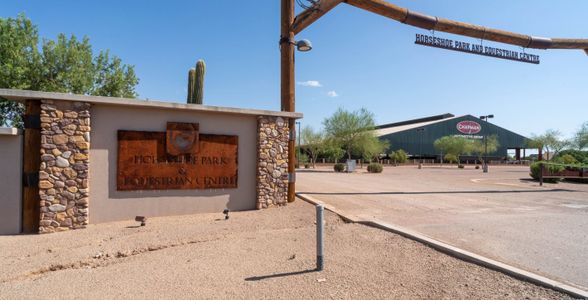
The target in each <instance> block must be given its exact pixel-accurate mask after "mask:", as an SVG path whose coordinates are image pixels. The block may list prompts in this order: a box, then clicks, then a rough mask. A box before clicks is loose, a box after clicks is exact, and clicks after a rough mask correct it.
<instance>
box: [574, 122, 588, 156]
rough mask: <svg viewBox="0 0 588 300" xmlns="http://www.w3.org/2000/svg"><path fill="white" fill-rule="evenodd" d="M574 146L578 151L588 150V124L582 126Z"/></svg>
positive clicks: (576, 135)
mask: <svg viewBox="0 0 588 300" xmlns="http://www.w3.org/2000/svg"><path fill="white" fill-rule="evenodd" d="M574 146H575V147H576V149H577V150H583V149H585V148H588V122H585V123H584V124H582V126H580V129H578V131H577V132H576V134H575V135H574Z"/></svg>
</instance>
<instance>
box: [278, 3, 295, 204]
mask: <svg viewBox="0 0 588 300" xmlns="http://www.w3.org/2000/svg"><path fill="white" fill-rule="evenodd" d="M281 9H282V21H281V26H280V27H281V30H280V32H281V33H280V66H281V73H280V77H281V91H280V95H281V110H282V111H288V112H294V111H296V107H295V98H294V97H295V90H294V80H295V77H294V32H293V31H292V23H294V0H282V7H281ZM288 128H289V130H290V140H289V141H288V202H294V199H295V198H294V197H295V190H296V184H295V182H296V145H295V137H296V127H295V119H292V118H290V119H288Z"/></svg>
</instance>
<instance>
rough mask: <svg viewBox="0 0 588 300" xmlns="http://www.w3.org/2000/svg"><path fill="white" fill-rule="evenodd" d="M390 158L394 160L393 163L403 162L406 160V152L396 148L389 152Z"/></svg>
mask: <svg viewBox="0 0 588 300" xmlns="http://www.w3.org/2000/svg"><path fill="white" fill-rule="evenodd" d="M390 158H391V159H392V160H393V161H394V164H403V163H405V162H406V161H408V154H406V152H404V150H402V149H398V150H396V151H394V152H392V153H390Z"/></svg>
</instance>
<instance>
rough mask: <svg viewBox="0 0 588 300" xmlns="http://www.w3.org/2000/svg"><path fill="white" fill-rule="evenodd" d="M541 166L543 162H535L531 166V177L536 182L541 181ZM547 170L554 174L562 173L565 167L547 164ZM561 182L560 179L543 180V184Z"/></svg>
mask: <svg viewBox="0 0 588 300" xmlns="http://www.w3.org/2000/svg"><path fill="white" fill-rule="evenodd" d="M541 164H542V162H534V163H532V164H531V166H530V168H531V173H530V174H529V175H531V177H532V178H533V179H535V180H539V177H540V176H541V175H540V174H541ZM545 168H546V169H547V170H549V171H550V172H553V173H556V172H561V171H563V169H564V167H563V166H560V165H554V164H545ZM559 180H560V179H559V178H543V182H551V183H557V182H558V181H559Z"/></svg>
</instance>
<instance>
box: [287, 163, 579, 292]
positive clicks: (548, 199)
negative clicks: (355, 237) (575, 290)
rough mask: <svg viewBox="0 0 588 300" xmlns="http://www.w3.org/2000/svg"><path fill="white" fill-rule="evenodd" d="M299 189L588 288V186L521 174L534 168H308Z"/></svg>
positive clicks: (341, 207) (358, 212)
mask: <svg viewBox="0 0 588 300" xmlns="http://www.w3.org/2000/svg"><path fill="white" fill-rule="evenodd" d="M297 177H298V180H297V186H296V188H297V192H299V193H305V194H308V195H310V196H312V197H314V198H316V199H318V200H321V201H323V202H325V203H328V204H330V205H333V206H334V207H336V208H338V209H339V210H341V211H343V212H344V213H346V214H351V215H355V216H357V217H363V218H376V219H379V220H382V221H385V222H389V223H392V224H396V225H400V226H402V227H405V228H409V229H412V230H415V231H418V232H420V233H423V234H425V235H428V236H430V237H432V238H435V239H437V240H440V241H443V242H446V243H448V244H451V245H454V246H457V247H460V248H463V249H466V250H469V251H471V252H474V253H477V254H481V255H484V256H487V257H490V258H493V259H496V260H499V261H502V262H505V263H508V264H511V265H515V266H518V267H520V268H522V269H525V270H528V271H532V272H534V273H538V274H541V275H544V276H547V277H550V278H553V279H558V280H563V281H566V282H568V283H570V284H573V285H576V286H578V287H580V288H583V289H585V290H588V236H587V231H588V185H586V184H571V183H560V184H546V185H544V186H543V187H539V186H538V184H537V183H535V182H532V181H528V180H521V179H523V178H528V167H518V166H517V167H514V166H508V167H507V166H502V167H491V169H490V172H489V173H486V174H484V173H482V172H481V171H480V170H474V169H473V168H471V167H470V168H469V169H468V168H466V169H465V170H460V169H457V168H455V167H451V168H449V167H443V168H441V167H425V168H423V169H421V170H418V169H417V168H416V167H412V166H410V167H389V168H388V167H387V168H385V170H384V172H383V173H382V174H368V173H365V172H364V171H360V172H358V173H353V174H342V173H333V172H330V170H329V169H318V170H316V171H315V170H300V171H299V174H298V176H297Z"/></svg>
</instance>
